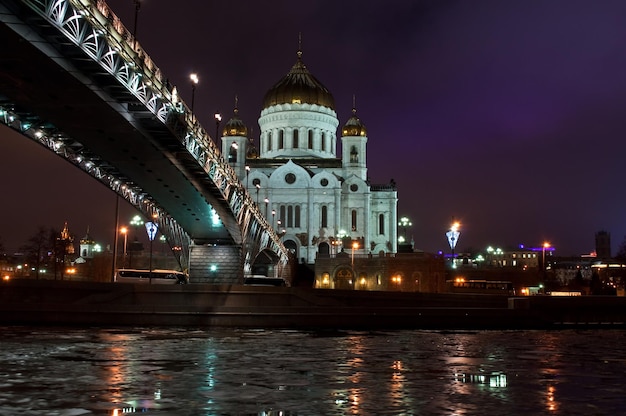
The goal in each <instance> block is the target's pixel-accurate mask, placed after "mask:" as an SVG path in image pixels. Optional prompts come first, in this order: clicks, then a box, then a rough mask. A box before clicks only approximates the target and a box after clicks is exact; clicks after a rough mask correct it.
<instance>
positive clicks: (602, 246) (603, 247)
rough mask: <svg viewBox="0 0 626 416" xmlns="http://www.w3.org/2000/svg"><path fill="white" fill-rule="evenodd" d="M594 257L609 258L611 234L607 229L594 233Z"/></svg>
mask: <svg viewBox="0 0 626 416" xmlns="http://www.w3.org/2000/svg"><path fill="white" fill-rule="evenodd" d="M596 257H598V258H600V259H609V258H611V234H610V233H608V232H607V231H598V232H597V233H596Z"/></svg>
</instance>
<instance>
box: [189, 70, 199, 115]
mask: <svg viewBox="0 0 626 416" xmlns="http://www.w3.org/2000/svg"><path fill="white" fill-rule="evenodd" d="M189 79H190V80H191V112H192V113H193V103H194V100H195V98H196V85H198V82H200V79H199V78H198V74H196V73H195V72H192V73H191V74H190V75H189Z"/></svg>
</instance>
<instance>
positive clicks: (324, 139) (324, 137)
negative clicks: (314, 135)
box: [322, 133, 326, 152]
mask: <svg viewBox="0 0 626 416" xmlns="http://www.w3.org/2000/svg"><path fill="white" fill-rule="evenodd" d="M325 151H326V133H322V152H325Z"/></svg>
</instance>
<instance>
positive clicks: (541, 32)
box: [0, 0, 626, 255]
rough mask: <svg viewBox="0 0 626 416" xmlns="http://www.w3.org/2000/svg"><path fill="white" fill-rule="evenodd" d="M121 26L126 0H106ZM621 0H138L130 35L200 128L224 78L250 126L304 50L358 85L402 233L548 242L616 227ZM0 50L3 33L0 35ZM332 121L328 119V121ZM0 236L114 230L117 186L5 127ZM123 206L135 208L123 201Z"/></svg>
mask: <svg viewBox="0 0 626 416" xmlns="http://www.w3.org/2000/svg"><path fill="white" fill-rule="evenodd" d="M108 3H109V5H110V6H111V8H112V9H113V10H114V12H115V13H116V14H117V15H118V16H119V17H120V18H121V19H122V21H124V22H125V24H126V26H127V27H128V28H129V30H131V31H132V28H133V16H134V6H133V2H132V1H131V0H115V1H113V0H111V1H109V2H108ZM625 22H626V2H624V1H623V0H614V1H610V0H603V1H601V2H593V1H588V0H581V1H577V0H544V1H521V0H520V1H512V0H508V1H501V0H493V1H488V0H477V1H469V0H467V1H441V0H432V1H411V0H404V1H403V0H387V1H385V2H382V1H379V2H376V1H356V0H348V1H346V0H342V1H326V0H324V1H309V2H294V1H286V0H285V1H279V0H268V1H263V2H252V1H249V2H244V1H239V0H231V1H224V2H219V3H218V2H214V1H200V0H197V1H191V0H180V1H177V2H170V1H167V2H166V1H157V0H145V1H142V6H141V9H140V12H139V16H138V27H137V37H138V39H139V41H140V43H141V44H142V46H143V47H144V49H145V50H146V51H147V52H148V54H149V55H150V56H151V57H152V59H153V60H154V61H155V63H156V65H157V66H158V67H159V68H160V69H161V70H162V71H163V73H164V74H165V76H166V77H167V78H169V80H170V82H171V83H172V84H173V85H175V86H177V87H178V91H179V93H180V94H181V96H182V98H183V99H184V100H185V101H186V102H187V103H188V104H190V102H191V83H190V81H189V74H190V73H191V72H194V71H195V72H197V73H198V75H199V77H200V82H199V84H198V86H197V89H196V95H195V110H196V114H197V116H198V117H199V119H200V121H201V123H202V124H203V125H204V126H205V128H206V130H207V131H208V132H210V134H211V135H213V132H214V131H215V122H214V119H213V114H214V113H215V112H216V110H218V111H219V112H221V113H222V114H223V115H224V117H225V119H226V120H227V119H228V118H229V117H230V115H232V110H233V107H234V103H235V96H237V97H238V100H239V101H238V103H239V104H238V106H239V110H240V112H239V115H240V117H241V118H242V119H243V121H244V122H245V123H246V124H247V125H248V128H249V130H250V129H252V135H253V137H254V138H255V139H257V143H258V134H259V128H258V123H257V119H258V117H259V113H260V111H261V105H262V100H263V96H264V94H265V92H266V91H267V90H268V89H269V88H271V87H272V86H273V85H274V84H275V83H276V82H277V81H278V80H279V79H280V78H282V77H283V76H284V75H285V74H286V73H287V72H288V71H289V69H290V68H291V66H292V65H293V64H294V63H295V60H296V51H297V50H298V38H299V33H301V34H302V35H301V36H302V43H301V45H302V51H303V61H304V63H305V64H306V65H307V67H308V69H309V70H310V71H311V73H312V74H313V75H314V76H315V77H316V78H318V79H319V80H320V81H321V82H322V83H323V84H324V85H325V86H326V87H327V88H328V89H329V90H330V91H331V92H332V94H333V95H334V97H335V102H336V111H337V114H338V117H339V121H340V126H343V125H344V124H345V122H346V120H347V119H348V118H349V116H350V114H351V110H352V100H353V98H352V97H353V95H354V96H355V97H356V107H357V111H358V116H359V117H360V118H361V121H362V122H363V123H364V124H365V126H366V127H367V131H368V139H369V141H368V168H369V169H368V173H369V177H370V180H371V183H372V184H386V183H389V181H390V180H391V179H392V178H393V179H394V180H395V182H396V183H397V186H398V198H399V201H398V216H399V217H400V216H408V217H409V218H410V219H411V221H412V223H413V226H412V227H411V229H410V230H408V231H407V235H411V236H412V237H413V239H414V241H415V247H416V248H417V249H422V250H425V251H429V252H435V251H438V250H445V251H449V247H448V246H447V241H446V239H445V232H446V231H447V229H448V227H449V225H450V223H451V221H452V218H453V217H454V218H456V219H457V220H458V221H460V223H461V229H460V231H461V236H460V238H459V243H458V245H457V248H456V251H457V252H461V251H465V250H469V249H477V250H480V249H484V248H485V247H486V246H487V245H493V246H498V247H503V248H504V247H506V246H512V245H518V244H525V245H527V246H539V245H540V244H542V243H543V242H544V241H549V242H550V243H551V244H552V245H553V246H555V248H556V253H555V254H557V255H577V254H582V253H589V252H591V251H593V250H594V235H595V233H596V232H597V231H600V230H605V231H608V232H609V233H610V234H611V238H612V246H613V253H615V251H616V250H617V247H618V245H619V244H620V243H621V242H622V240H623V239H624V236H625V235H626V217H625V215H624V214H625V212H626V209H625V208H626V192H625V189H624V182H625V181H624V171H625V169H624V165H625V164H624V158H625V157H626V140H625V138H626V24H625ZM0 53H1V51H0ZM338 133H339V134H340V132H338ZM0 139H1V140H0V155H1V156H0V158H1V159H0V175H1V177H2V178H3V181H2V189H3V190H2V194H3V202H2V211H3V214H4V215H2V216H0V241H1V242H2V243H3V244H4V246H5V248H7V249H15V248H17V247H18V246H19V245H21V244H23V243H24V241H25V240H26V239H27V238H28V237H29V236H31V235H32V234H34V232H35V231H36V227H37V226H38V225H44V226H47V227H50V226H52V227H56V228H61V227H62V226H63V222H64V221H66V220H67V221H68V222H69V226H70V231H71V232H72V233H74V234H75V235H76V236H77V237H78V238H80V237H82V236H83V235H84V234H85V232H86V230H87V227H89V228H90V230H91V236H92V237H93V238H94V239H96V240H97V241H99V242H102V243H103V244H105V245H106V244H109V243H111V241H112V239H113V233H114V211H115V199H116V198H115V195H114V194H113V193H112V192H111V191H109V190H108V189H107V188H105V187H104V186H103V185H100V184H99V183H98V182H96V181H95V180H94V179H91V178H90V177H88V176H87V175H85V174H83V173H82V172H80V171H79V170H78V169H77V168H74V167H73V166H72V165H70V164H69V163H67V162H65V161H64V160H62V159H60V158H59V157H57V156H55V155H53V154H52V153H51V152H48V151H47V150H45V149H43V148H42V147H41V146H39V145H37V144H35V143H32V142H31V141H30V140H29V139H26V138H22V137H20V136H17V135H16V134H15V133H12V132H10V131H9V130H8V129H6V128H0ZM122 208H123V209H122V213H121V217H120V218H121V221H122V222H123V223H124V222H125V223H128V221H129V220H130V217H131V215H132V214H134V211H133V210H132V209H131V208H129V207H128V206H127V205H126V204H125V203H124V204H123V206H122Z"/></svg>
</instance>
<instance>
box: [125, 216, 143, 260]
mask: <svg viewBox="0 0 626 416" xmlns="http://www.w3.org/2000/svg"><path fill="white" fill-rule="evenodd" d="M130 225H132V226H133V227H141V226H142V225H143V220H142V219H141V217H140V216H139V215H135V216H134V217H133V219H132V220H130ZM135 243H136V245H138V244H139V241H138V240H137V230H135ZM134 250H135V247H134V246H133V244H131V251H130V256H129V259H128V267H132V266H133V251H134Z"/></svg>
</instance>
